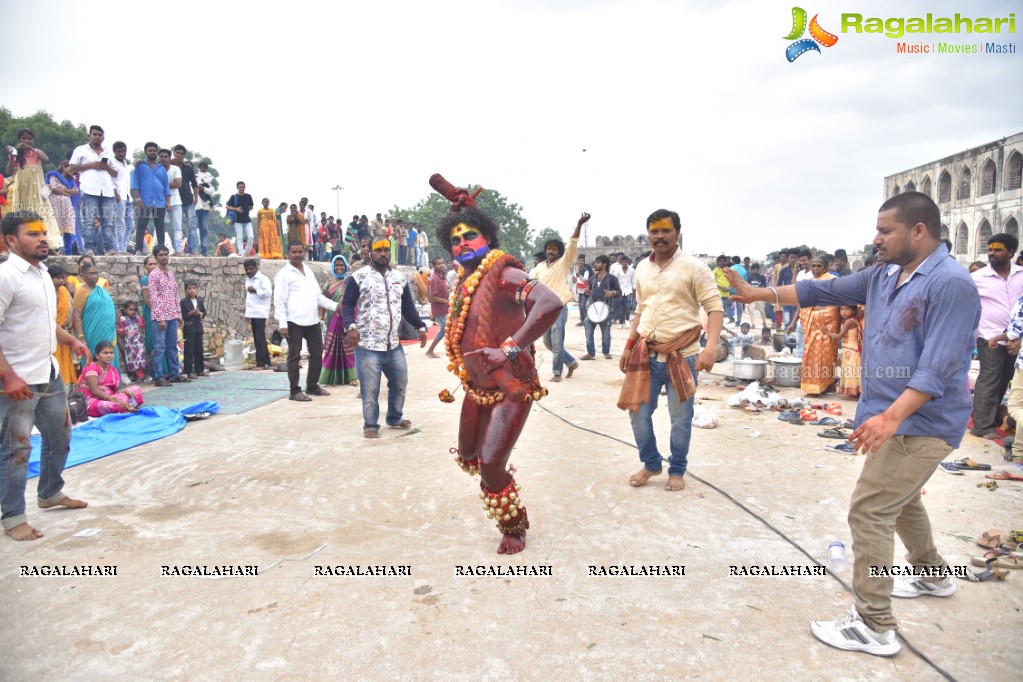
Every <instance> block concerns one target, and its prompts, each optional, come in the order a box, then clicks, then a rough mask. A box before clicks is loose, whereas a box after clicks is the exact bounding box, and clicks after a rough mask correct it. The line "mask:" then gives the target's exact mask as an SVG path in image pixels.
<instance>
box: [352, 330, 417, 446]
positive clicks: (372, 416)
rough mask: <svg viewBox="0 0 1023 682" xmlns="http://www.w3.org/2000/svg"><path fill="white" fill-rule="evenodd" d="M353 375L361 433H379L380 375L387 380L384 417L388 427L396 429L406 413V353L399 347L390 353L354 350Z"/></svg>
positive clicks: (359, 347) (363, 349) (365, 349)
mask: <svg viewBox="0 0 1023 682" xmlns="http://www.w3.org/2000/svg"><path fill="white" fill-rule="evenodd" d="M355 371H356V373H357V374H358V376H359V387H360V390H361V392H362V421H363V426H362V428H363V430H365V431H378V430H379V429H380V424H379V422H378V421H377V420H379V419H380V405H379V404H378V400H379V398H380V374H381V373H383V375H384V376H385V377H387V417H386V418H385V421H386V422H387V425H388V426H397V425H398V423H399V422H401V414H402V410H404V409H405V387H406V386H407V385H408V365H407V364H406V362H405V350H404V349H403V348H402V347H401V345H398V346H396V347H394V348H392V349H391V350H369V349H367V348H363V347H362V346H356V347H355Z"/></svg>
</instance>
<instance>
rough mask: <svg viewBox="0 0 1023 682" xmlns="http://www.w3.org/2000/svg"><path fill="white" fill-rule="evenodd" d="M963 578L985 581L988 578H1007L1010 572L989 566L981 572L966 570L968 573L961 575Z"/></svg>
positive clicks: (971, 580)
mask: <svg viewBox="0 0 1023 682" xmlns="http://www.w3.org/2000/svg"><path fill="white" fill-rule="evenodd" d="M959 577H961V578H962V579H963V580H967V581H969V582H971V583H983V582H987V581H988V580H992V579H993V580H1005V579H1006V578H1008V577H1009V572H1008V571H1006V570H1005V569H1002V568H989V569H987V570H986V571H981V572H980V573H974V572H973V571H966V575H963V576H959Z"/></svg>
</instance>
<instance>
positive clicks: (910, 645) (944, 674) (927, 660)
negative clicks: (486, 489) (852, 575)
mask: <svg viewBox="0 0 1023 682" xmlns="http://www.w3.org/2000/svg"><path fill="white" fill-rule="evenodd" d="M536 406H537V407H539V408H540V409H542V410H543V411H544V412H546V413H547V414H549V415H551V416H552V417H554V418H556V419H560V420H561V421H563V422H565V423H566V424H568V425H569V426H571V427H573V428H576V429H579V430H580V431H586V432H587V433H592V434H594V435H596V436H601V437H602V438H607V439H609V440H613V441H615V442H617V443H621V444H622V445H627V446H629V447H630V448H633V449H637V448H636V444H635V443H630V442H629V441H626V440H622V439H621V438H617V437H615V436H612V435H610V434H607V433H603V432H601V431H595V430H594V429H588V428H586V427H585V426H579V425H578V424H573V423H572V422H570V421H569V420H568V419H565V418H564V417H562V416H561V415H560V414H558V413H557V412H554V411H553V410H551V409H550V408H547V407H544V406H543V405H542V404H540V403H539V402H538V403H536ZM661 459H664V461H668V460H667V459H666V458H664V457H662V458H661ZM686 475H687V476H690V477H692V478H694V479H696V480H697V481H699V482H700V483H702V484H704V485H705V486H707V487H708V488H711V489H712V490H714V491H716V492H717V493H718V494H719V495H721V496H722V497H724V498H725V499H726V500H728V501H729V502H731V503H732V504H734V505H735V506H737V507H738V508H739V509H741V510H743V511H744V512H746V513H747V514H749V515H750V516H752V517H753V518H755V519H756V520H757V521H759V522H760V523H762V524H764V525H765V526H767V527H768V528H769V529H770V530H771V531H773V532H774V533H775V534H776V535H777V536H778V537H780V538H781V539H782V540H784V541H785V542H787V543H789V544H790V545H792V546H793V547H795V548H796V549H797V550H798V551H799V552H800V553H801V554H803V555H804V556H805V557H806V558H807V559H809V560H810V561H812V562H813V563H814V564H816V565H817V566H824V564H822V563H821V562H819V561H817V559H815V558H814V557H813V556H812V555H811V554H810V553H809V552H807V551H806V550H805V549H803V547H802V546H801V545H800V544H799V543H797V542H796V541H795V540H793V539H792V538H790V537H789V536H787V535H785V533H783V532H782V531H780V530H778V529H777V528H775V527H774V526H772V525H771V524H770V522H768V521H767V519H765V518H764V517H762V516H760V515H759V514H757V513H756V512H755V511H753V510H752V509H750V508H749V507H747V506H746V505H744V504H743V503H742V502H740V501H739V500H737V499H735V498H734V497H732V496H731V495H729V494H728V493H727V492H725V491H724V490H722V489H721V488H719V487H717V486H716V485H714V484H713V483H711V482H709V481H707V480H706V479H703V478H700V477H699V476H697V475H696V474H694V473H692V472H691V471H689V470H688V469H687V470H686ZM828 575H829V576H831V577H832V578H834V579H835V581H837V582H838V584H839V585H841V586H842V587H843V588H844V589H845V591H846V592H849V593H850V594H851V593H852V587H850V586H849V584H848V583H846V582H845V581H844V580H842V579H841V578H839V577H838V576H837V575H834V574H831V573H828ZM895 636H896V637H898V638H899V639H901V640H902V641H903V643H905V645H906V647H907V648H909V650H910V651H912V652H913V653H914V654H916V655H917V656H918V657H919V658H920V660H922V661H923V662H924V663H926V664H927V665H929V666H930V667H931V668H933V669H934V670H935V672H937V673H938V674H939V675H941V676H942V677H944V678H945V679H946V680H949V682H957V681H956V678H955V677H953V676H952V674H951V673H949V672H948V671H946V670H945V669H944V668H942V667H941V666H939V665H938V664H937V663H935V662H934V661H932V660H931V659H930V658H928V657H927V655H926V654H924V653H923V652H922V651H920V650H919V649H917V648H916V647H915V646H913V643H912V642H910V641H909V640H908V639H907V638H906V636H905V635H903V634H902V633H901V632H900V631H898V630H896V631H895Z"/></svg>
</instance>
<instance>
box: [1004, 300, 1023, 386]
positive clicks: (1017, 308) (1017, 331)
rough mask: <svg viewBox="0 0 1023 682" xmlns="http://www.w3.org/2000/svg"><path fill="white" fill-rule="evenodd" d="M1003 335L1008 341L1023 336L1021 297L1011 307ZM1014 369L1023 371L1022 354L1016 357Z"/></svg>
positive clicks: (1022, 301)
mask: <svg viewBox="0 0 1023 682" xmlns="http://www.w3.org/2000/svg"><path fill="white" fill-rule="evenodd" d="M1005 335H1006V336H1007V337H1009V340H1010V341H1015V340H1016V339H1018V338H1020V337H1021V336H1023V296H1020V297H1019V298H1018V299H1016V303H1015V305H1013V306H1012V312H1010V313H1009V328H1008V329H1006V330H1005ZM1014 367H1015V368H1016V369H1023V353H1020V354H1019V355H1017V356H1016V364H1015V365H1014Z"/></svg>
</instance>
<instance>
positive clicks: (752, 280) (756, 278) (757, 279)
mask: <svg viewBox="0 0 1023 682" xmlns="http://www.w3.org/2000/svg"><path fill="white" fill-rule="evenodd" d="M749 284H750V286H751V287H756V288H757V289H763V288H764V287H766V286H767V278H766V277H764V276H763V275H750V276H749Z"/></svg>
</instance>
